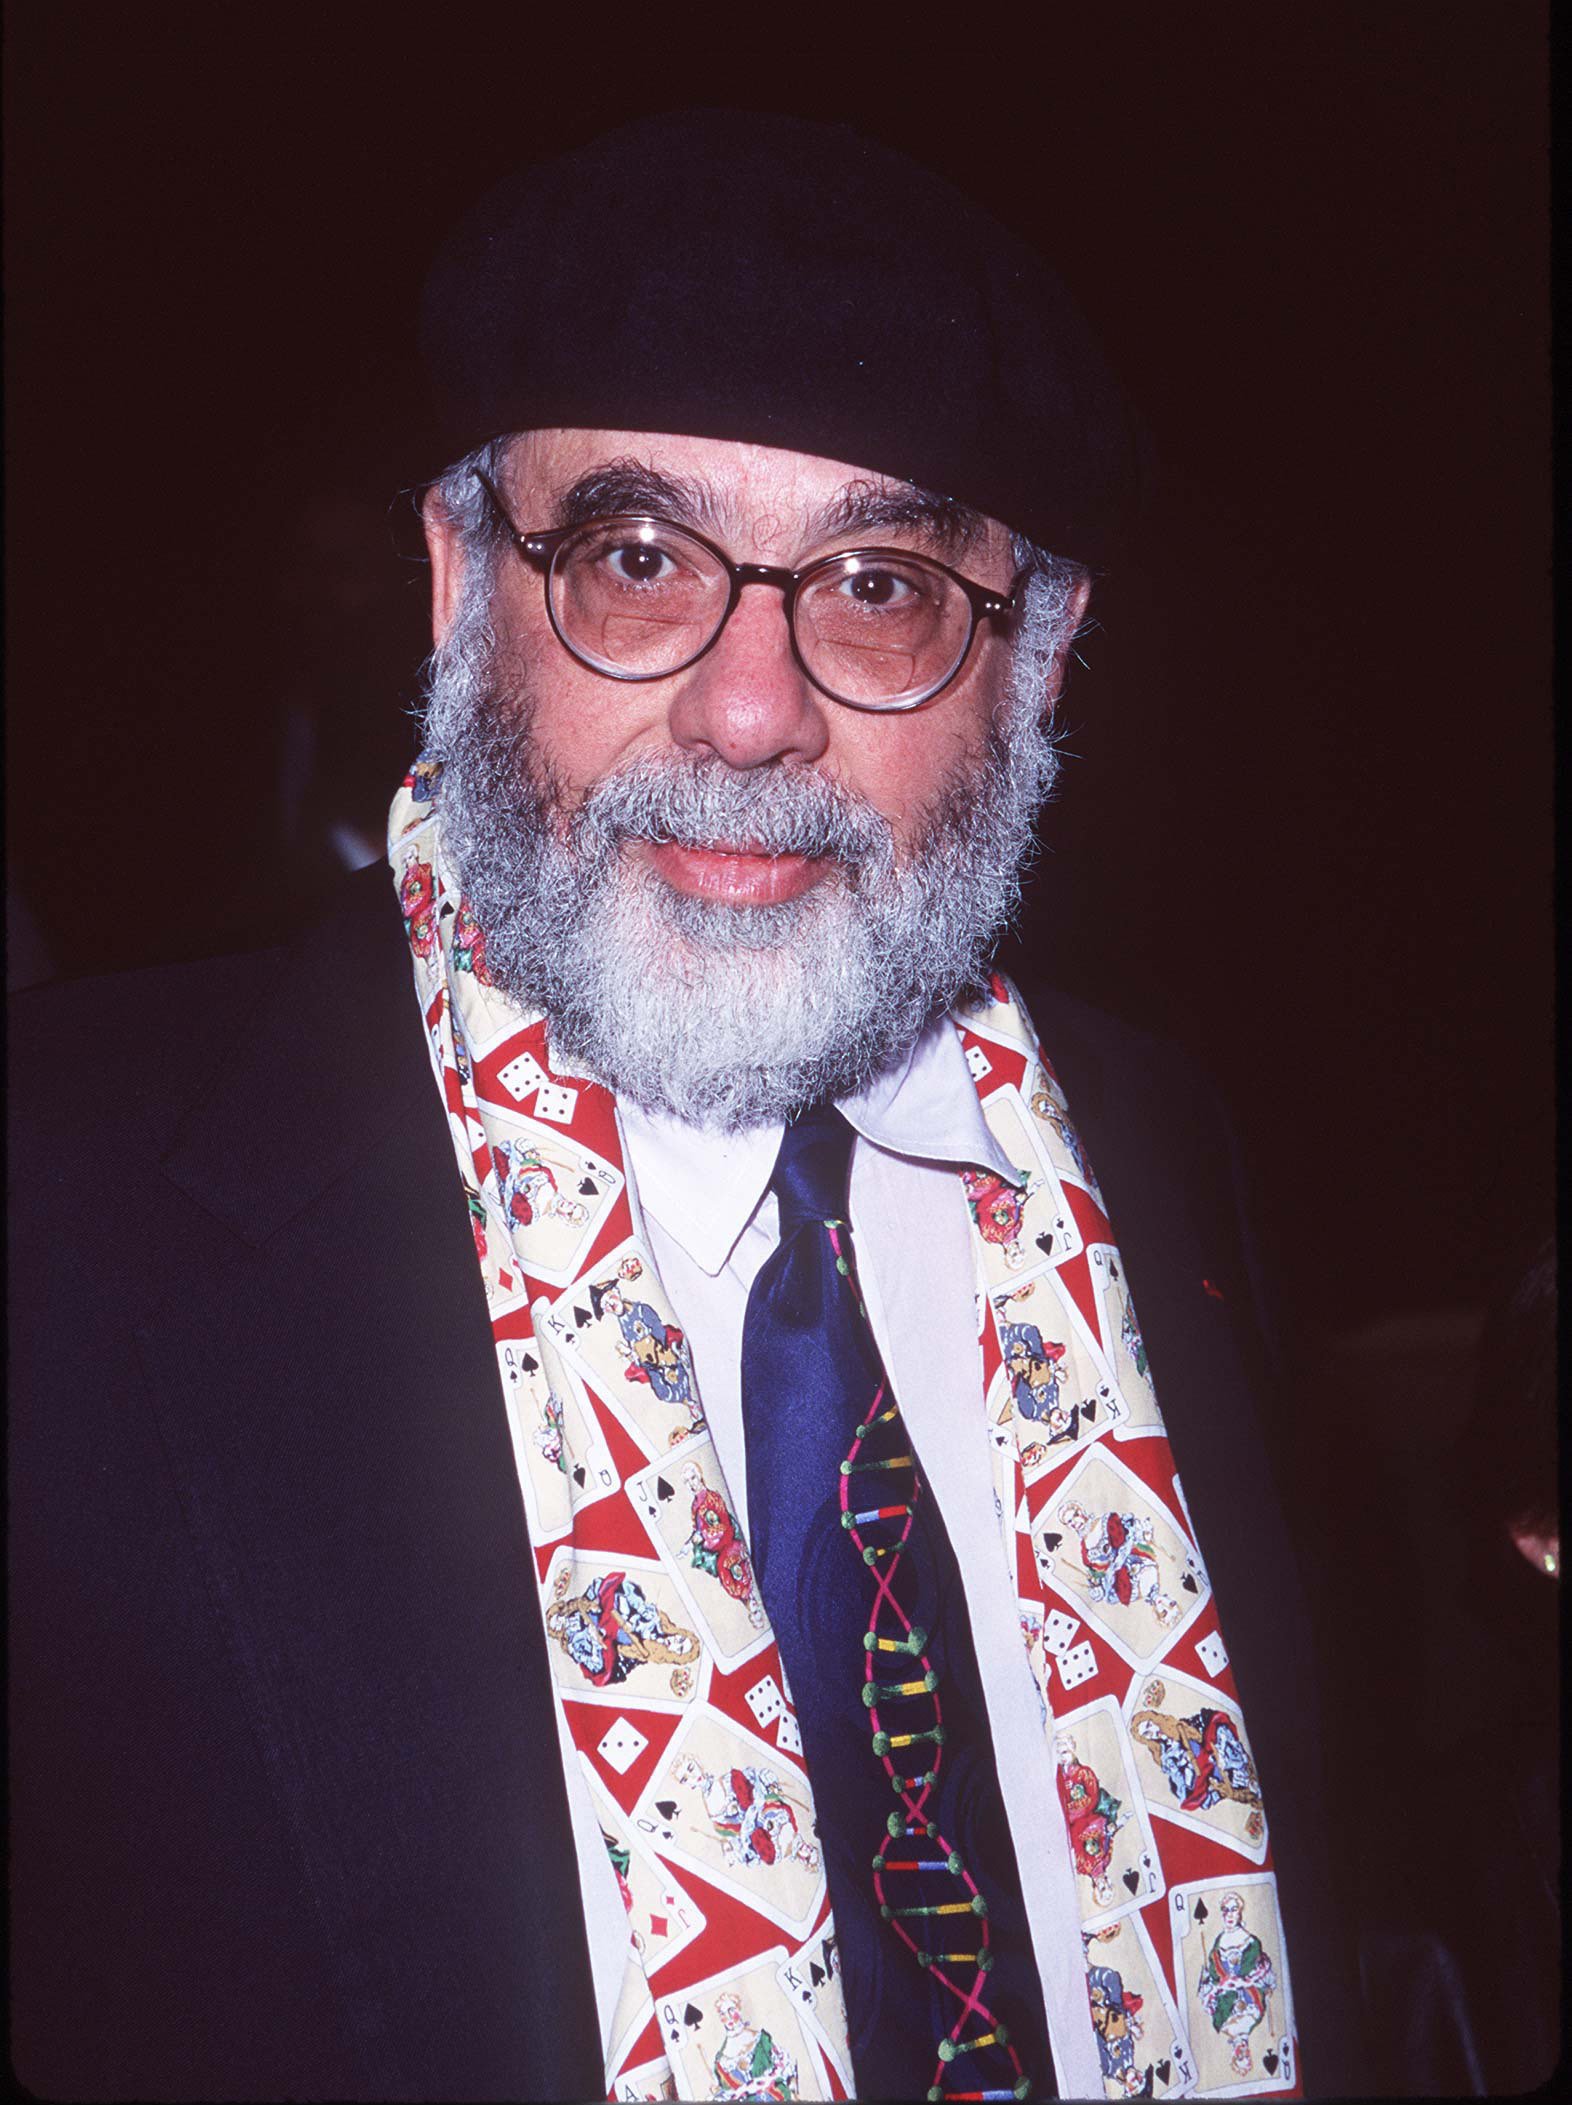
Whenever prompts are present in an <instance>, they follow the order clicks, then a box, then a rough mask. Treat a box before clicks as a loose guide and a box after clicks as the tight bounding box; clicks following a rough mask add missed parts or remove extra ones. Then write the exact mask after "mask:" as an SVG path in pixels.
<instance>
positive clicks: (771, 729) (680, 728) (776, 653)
mask: <svg viewBox="0 0 1572 2105" xmlns="http://www.w3.org/2000/svg"><path fill="white" fill-rule="evenodd" d="M833 707H834V704H833V703H832V702H830V701H828V700H827V699H826V698H825V696H823V695H821V694H820V693H819V691H818V689H817V688H816V687H814V685H813V684H812V682H811V681H810V680H809V679H808V677H807V675H806V674H805V673H804V672H803V670H802V667H801V666H800V665H799V664H798V663H797V660H796V657H795V656H794V654H793V652H792V647H791V633H790V630H789V629H788V627H787V624H786V612H785V607H784V605H783V602H782V595H781V592H780V589H779V587H778V586H775V585H761V584H753V585H745V586H744V587H743V589H742V593H741V595H740V597H739V598H738V601H737V604H736V606H735V607H733V609H732V613H731V619H730V620H729V621H728V622H727V624H726V626H725V628H724V629H723V630H722V631H721V633H720V635H719V637H718V638H717V639H716V641H715V642H714V643H713V644H712V645H711V646H710V649H709V650H708V652H707V653H706V654H705V656H704V657H702V658H701V659H700V660H699V661H698V663H697V664H696V665H692V666H690V667H689V668H688V670H687V671H686V672H685V673H679V674H678V675H677V676H676V678H675V681H674V691H673V694H672V700H671V705H670V712H669V715H668V718H667V722H668V726H669V728H670V731H671V736H672V738H673V740H674V741H675V742H676V743H677V744H678V745H680V746H682V747H684V748H686V749H687V750H689V751H696V750H699V749H701V748H707V749H708V750H709V751H711V752H714V753H718V754H719V755H720V757H721V759H722V760H724V761H725V762H726V763H727V764H728V766H730V767H736V768H746V767H762V766H764V765H765V764H766V763H767V762H769V761H772V760H788V759H791V760H807V761H813V760H817V759H819V758H820V756H821V755H822V754H823V752H824V750H825V748H826V746H827V745H828V744H829V742H830V724H829V711H830V710H831V709H832V708H833Z"/></svg>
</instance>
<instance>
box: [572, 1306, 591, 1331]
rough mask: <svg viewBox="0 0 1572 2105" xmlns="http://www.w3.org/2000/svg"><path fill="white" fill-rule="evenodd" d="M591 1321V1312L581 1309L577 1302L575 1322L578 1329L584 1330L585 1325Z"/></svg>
mask: <svg viewBox="0 0 1572 2105" xmlns="http://www.w3.org/2000/svg"><path fill="white" fill-rule="evenodd" d="M589 1319H590V1312H589V1310H588V1309H587V1308H580V1307H579V1305H578V1303H577V1302H576V1301H575V1302H574V1304H573V1321H574V1323H575V1324H576V1325H577V1327H578V1328H579V1329H580V1330H582V1329H583V1328H584V1326H585V1324H586V1323H587V1322H588V1321H589Z"/></svg>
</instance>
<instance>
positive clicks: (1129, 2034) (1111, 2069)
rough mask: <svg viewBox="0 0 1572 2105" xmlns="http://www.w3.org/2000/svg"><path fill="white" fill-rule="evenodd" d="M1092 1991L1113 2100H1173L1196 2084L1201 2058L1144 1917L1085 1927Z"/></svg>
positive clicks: (1094, 2022)
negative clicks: (1188, 2036)
mask: <svg viewBox="0 0 1572 2105" xmlns="http://www.w3.org/2000/svg"><path fill="white" fill-rule="evenodd" d="M1081 1943H1082V1945H1083V1947H1084V1948H1085V1953H1086V1993H1087V1999H1088V2001H1089V2002H1090V2003H1091V2007H1092V2029H1093V2031H1094V2032H1095V2033H1096V2034H1097V2060H1098V2064H1099V2066H1100V2068H1101V2070H1102V2076H1103V2088H1104V2090H1105V2092H1106V2093H1107V2095H1108V2096H1109V2097H1110V2098H1142V2097H1152V2098H1166V2097H1174V2096H1177V2095H1178V2094H1179V2093H1181V2092H1183V2091H1187V2090H1188V2089H1189V2088H1190V2087H1191V2085H1192V2084H1193V2083H1194V2082H1195V2061H1194V2058H1193V2056H1192V2053H1191V2050H1190V2046H1189V2043H1188V2041H1187V2040H1186V2038H1185V2035H1184V2028H1183V2026H1182V2025H1181V2024H1180V2022H1179V2015H1178V2012H1177V2011H1176V2010H1175V2008H1174V2001H1173V1997H1172V1996H1171V1995H1170V1994H1169V1992H1168V1983H1167V1981H1166V1980H1165V1979H1164V1978H1163V1970H1162V1967H1161V1966H1160V1965H1159V1963H1158V1959H1157V1954H1156V1952H1155V1951H1154V1950H1153V1949H1152V1940H1151V1938H1150V1937H1149V1936H1148V1935H1147V1931H1146V1924H1145V1922H1144V1921H1143V1920H1142V1919H1141V1917H1140V1916H1139V1915H1124V1916H1121V1917H1120V1919H1119V1920H1118V1921H1117V1922H1110V1923H1107V1924H1105V1925H1104V1927H1103V1928H1102V1929H1094V1930H1083V1931H1082V1932H1081Z"/></svg>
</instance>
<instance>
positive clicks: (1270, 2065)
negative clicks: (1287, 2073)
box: [1261, 2047, 1277, 2076]
mask: <svg viewBox="0 0 1572 2105" xmlns="http://www.w3.org/2000/svg"><path fill="white" fill-rule="evenodd" d="M1261 2059H1262V2060H1263V2061H1264V2062H1265V2063H1266V2073H1267V2074H1268V2075H1269V2076H1275V2075H1276V2074H1277V2050H1276V2048H1275V2047H1274V2048H1272V2049H1270V2050H1269V2051H1268V2052H1267V2053H1265V2054H1263V2055H1262V2056H1261Z"/></svg>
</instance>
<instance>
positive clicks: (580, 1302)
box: [547, 1237, 704, 1454]
mask: <svg viewBox="0 0 1572 2105" xmlns="http://www.w3.org/2000/svg"><path fill="white" fill-rule="evenodd" d="M547 1322H548V1325H549V1327H550V1330H551V1334H552V1336H553V1338H554V1339H555V1340H556V1342H557V1343H559V1344H560V1345H561V1346H562V1347H563V1348H564V1349H565V1351H566V1352H567V1354H568V1356H569V1357H570V1359H571V1360H572V1362H573V1364H574V1365H575V1366H576V1367H577V1368H578V1369H579V1371H580V1373H581V1374H583V1375H584V1376H585V1377H586V1378H587V1379H588V1380H589V1382H590V1383H591V1384H592V1386H593V1387H594V1389H595V1391H596V1393H597V1394H598V1395H599V1396H601V1397H603V1398H604V1399H605V1401H606V1402H607V1404H609V1405H610V1407H611V1409H612V1410H613V1411H614V1412H615V1413H616V1415H617V1417H618V1418H619V1419H620V1420H621V1421H622V1423H623V1424H624V1425H625V1426H626V1427H627V1429H628V1431H629V1432H630V1433H632V1435H633V1437H634V1438H635V1439H636V1440H637V1441H638V1442H639V1443H640V1445H641V1446H642V1447H643V1448H644V1450H645V1452H646V1453H647V1454H660V1453H662V1452H663V1451H664V1450H665V1449H667V1448H669V1447H674V1446H676V1445H677V1444H678V1443H679V1442H680V1441H683V1440H686V1439H687V1438H688V1437H689V1436H690V1434H692V1433H695V1432H702V1431H703V1430H704V1413H703V1410H702V1409H701V1407H700V1404H699V1390H698V1382H697V1379H696V1377H695V1375H694V1371H693V1353H692V1350H691V1349H690V1347H689V1344H688V1340H687V1337H686V1335H685V1334H684V1332H683V1329H682V1326H681V1325H680V1324H679V1323H678V1322H677V1320H676V1318H675V1317H674V1315H673V1314H672V1312H671V1309H670V1306H669V1304H668V1303H667V1301H666V1298H665V1292H664V1289H663V1288H662V1287H661V1285H660V1282H659V1280H658V1279H657V1278H656V1276H655V1268H654V1266H653V1264H652V1263H651V1262H650V1259H649V1256H648V1253H647V1252H646V1251H645V1250H644V1249H643V1247H642V1246H641V1245H640V1244H639V1243H638V1242H636V1241H635V1240H633V1239H632V1238H631V1237H630V1238H629V1240H628V1241H627V1242H625V1243H620V1244H618V1246H617V1248H616V1249H615V1250H613V1251H611V1253H610V1254H609V1255H608V1256H607V1257H606V1258H605V1260H604V1261H603V1262H602V1263H601V1264H600V1265H599V1266H598V1267H597V1268H596V1271H595V1274H594V1276H593V1277H592V1278H589V1279H581V1280H580V1281H579V1282H578V1283H577V1284H576V1285H575V1286H572V1287H570V1288H569V1290H568V1292H567V1293H565V1294H563V1295H562V1296H560V1298H559V1299H558V1300H557V1301H556V1303H555V1304H554V1305H553V1307H552V1309H551V1311H550V1314H549V1316H548V1317H547Z"/></svg>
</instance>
